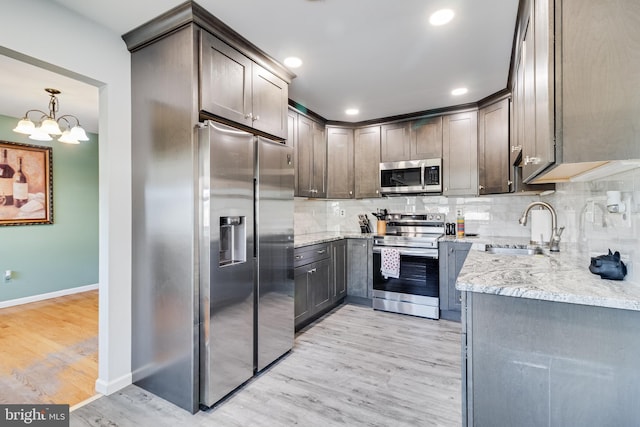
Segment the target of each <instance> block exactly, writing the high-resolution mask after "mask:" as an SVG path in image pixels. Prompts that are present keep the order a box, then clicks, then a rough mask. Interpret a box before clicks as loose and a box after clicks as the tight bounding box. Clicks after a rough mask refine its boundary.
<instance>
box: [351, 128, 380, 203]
mask: <svg viewBox="0 0 640 427" xmlns="http://www.w3.org/2000/svg"><path fill="white" fill-rule="evenodd" d="M354 152H355V159H354V164H355V168H354V170H355V192H356V194H355V196H356V199H362V198H371V197H380V126H372V127H366V128H361V129H356V131H355V149H354Z"/></svg>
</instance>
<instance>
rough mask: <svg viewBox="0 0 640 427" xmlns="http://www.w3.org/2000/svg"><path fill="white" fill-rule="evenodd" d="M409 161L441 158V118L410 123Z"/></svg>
mask: <svg viewBox="0 0 640 427" xmlns="http://www.w3.org/2000/svg"><path fill="white" fill-rule="evenodd" d="M410 140H411V159H412V160H423V159H441V158H442V117H432V118H428V119H420V120H415V121H413V122H411V135H410Z"/></svg>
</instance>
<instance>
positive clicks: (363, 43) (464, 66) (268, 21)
mask: <svg viewBox="0 0 640 427" xmlns="http://www.w3.org/2000/svg"><path fill="white" fill-rule="evenodd" d="M55 1H56V2H57V3H59V4H60V5H61V6H62V7H66V8H68V9H71V10H73V11H75V12H76V13H78V14H80V15H82V16H84V17H86V18H87V19H90V20H92V21H95V22H97V23H99V24H101V25H103V26H105V27H107V28H109V29H111V30H112V31H113V32H114V33H115V34H117V35H122V34H124V33H126V32H128V31H130V30H132V29H134V28H135V27H137V26H139V25H141V24H143V23H145V22H147V21H149V20H150V19H152V18H154V17H156V16H158V15H160V14H162V13H164V12H166V11H167V10H169V9H171V8H172V7H174V6H177V5H179V4H181V3H183V0H145V1H142V0H137V1H133V2H132V1H129V0H110V1H103V2H97V1H90V2H88V1H86V0H55ZM197 3H199V4H200V5H201V6H203V7H204V8H205V9H207V10H208V11H210V12H211V13H212V14H213V15H215V16H216V17H218V18H219V19H221V20H222V21H223V22H225V23H226V24H227V25H229V26H230V27H231V28H233V29H234V30H236V31H237V32H238V33H240V34H242V35H243V36H244V37H245V38H247V39H248V40H250V41H251V42H253V43H254V44H255V45H257V46H258V47H259V48H260V49H262V50H263V51H265V52H266V53H268V54H269V55H271V56H272V57H273V58H275V59H276V60H279V61H283V60H284V58H285V57H287V56H298V57H300V58H301V59H302V60H303V62H304V63H303V65H302V67H300V68H298V69H295V70H293V72H294V73H296V75H297V77H296V78H295V79H294V80H293V83H292V84H291V86H290V90H289V97H290V98H291V99H293V100H294V101H296V102H298V103H300V104H302V105H304V106H305V107H307V108H308V109H310V110H312V111H314V112H316V113H318V114H320V115H321V116H323V117H325V118H326V119H329V120H338V121H348V122H358V121H364V120H370V119H376V118H382V117H389V116H394V115H400V114H407V113H413V112H417V111H423V110H429V109H434V108H441V107H448V106H453V105H458V104H465V103H468V102H475V101H478V100H480V99H482V98H484V97H486V96H488V95H491V94H492V93H495V92H498V91H500V90H501V89H504V88H505V87H506V85H507V77H508V71H509V61H510V56H511V44H512V39H513V31H514V28H515V21H516V14H517V9H518V0H474V1H469V0H401V1H389V0H269V1H256V0H199V1H197ZM445 7H446V8H449V9H453V10H454V11H455V17H454V19H453V20H452V21H451V22H450V23H449V24H447V25H444V26H440V27H434V26H431V25H430V24H429V23H428V18H429V15H430V14H431V13H432V12H434V11H436V10H438V9H441V8H445ZM7 61H8V62H7ZM11 62H15V64H10V65H8V64H9V63H11ZM7 67H16V68H9V70H10V71H11V72H10V73H8V74H9V75H13V76H20V78H14V80H13V81H8V80H7V76H5V74H6V73H5V72H6V70H7ZM20 67H26V70H28V71H26V72H25V71H24V70H19V68H20ZM38 72H42V73H44V74H43V75H39V74H38ZM0 76H1V77H2V79H1V80H0V81H2V87H3V90H2V91H0V105H1V106H3V108H4V109H10V106H12V105H13V104H14V103H18V101H20V103H21V105H20V106H15V107H13V110H12V111H11V112H9V111H0V113H1V114H7V115H12V116H22V115H23V114H24V111H26V109H28V108H40V109H43V110H44V109H46V107H47V102H48V98H47V95H46V93H45V92H44V91H43V89H44V87H50V86H53V87H57V88H58V89H60V90H62V91H63V93H62V94H61V95H60V112H61V113H71V114H74V115H77V116H78V117H80V119H81V121H82V123H83V125H84V126H85V128H87V129H88V130H90V131H93V132H95V131H96V130H97V108H98V102H97V96H98V95H97V89H96V88H95V87H92V86H90V85H86V84H84V83H81V82H77V81H69V80H71V79H68V78H66V77H63V76H60V75H57V74H55V73H50V72H46V71H45V70H42V69H40V68H37V67H32V66H28V65H26V64H24V63H21V62H19V61H15V60H11V59H9V58H6V57H3V56H2V55H0ZM57 78H59V79H61V81H60V82H58V81H56V79H57ZM47 79H49V80H47ZM5 86H6V87H5ZM9 86H10V87H11V89H12V91H11V92H9V91H7V88H8V87H9ZM457 87H467V88H468V92H467V93H466V94H465V95H462V96H457V97H454V96H452V95H451V90H452V89H454V88H457ZM83 90H84V91H87V94H86V95H83V92H82V91H83ZM76 96H78V98H76ZM83 98H86V99H85V100H84V101H83ZM13 101H15V102H13ZM76 102H77V103H78V104H76ZM83 102H84V103H85V104H86V106H85V107H83V106H82V105H81V104H82V103H83ZM347 108H358V109H359V110H360V114H359V115H357V116H347V115H346V114H345V113H344V110H345V109H347ZM81 113H82V114H86V116H85V115H82V116H81Z"/></svg>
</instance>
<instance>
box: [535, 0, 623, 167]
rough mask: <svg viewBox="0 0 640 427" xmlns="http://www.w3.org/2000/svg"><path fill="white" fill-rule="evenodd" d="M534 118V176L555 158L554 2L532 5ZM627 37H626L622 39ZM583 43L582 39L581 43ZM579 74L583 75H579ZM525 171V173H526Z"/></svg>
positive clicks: (551, 0)
mask: <svg viewBox="0 0 640 427" xmlns="http://www.w3.org/2000/svg"><path fill="white" fill-rule="evenodd" d="M533 3H534V21H533V26H534V37H535V41H534V42H533V44H534V49H535V54H534V56H535V59H534V67H535V72H534V77H535V86H536V88H535V109H536V112H535V115H536V133H535V135H536V140H535V147H536V150H535V160H534V161H533V162H532V163H531V164H532V165H534V166H535V168H534V171H535V172H534V174H538V173H539V172H540V171H543V170H544V169H546V168H547V167H548V166H549V165H550V164H552V163H554V162H555V160H556V157H555V142H556V138H555V118H554V115H555V99H554V98H555V95H554V93H555V90H554V80H555V75H554V63H555V60H554V55H555V53H554V46H553V45H554V35H553V31H554V25H553V16H554V10H553V8H554V3H555V1H554V0H535V1H534V2H533ZM625 38H626V37H625ZM582 42H584V40H582ZM580 74H582V72H581V73H580ZM527 172H528V170H527Z"/></svg>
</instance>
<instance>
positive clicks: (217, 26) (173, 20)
mask: <svg viewBox="0 0 640 427" xmlns="http://www.w3.org/2000/svg"><path fill="white" fill-rule="evenodd" d="M192 24H195V25H197V26H199V27H201V28H203V29H204V30H206V31H208V32H210V33H211V34H213V35H215V36H216V37H218V38H219V39H220V40H222V41H224V42H225V43H227V44H229V45H230V46H231V47H233V48H235V49H237V50H239V51H240V52H242V53H243V54H244V55H246V56H247V57H249V58H250V59H251V60H253V61H255V62H256V63H258V64H259V65H261V66H262V67H264V68H266V69H267V70H269V71H270V72H272V73H273V74H275V75H276V76H278V77H280V78H281V79H282V80H284V81H285V82H287V83H291V81H292V80H293V79H294V78H295V77H296V75H295V74H294V73H292V72H291V71H289V69H287V68H286V67H285V66H284V65H282V64H280V63H279V62H278V61H276V60H275V59H274V58H272V57H271V56H270V55H269V54H267V53H266V52H264V51H262V50H261V49H260V48H259V47H257V46H256V45H254V44H253V43H251V42H250V41H249V40H247V39H245V38H244V37H242V36H241V35H240V34H239V33H237V32H236V31H235V30H233V29H232V28H231V27H229V26H228V25H227V24H225V23H224V22H222V21H221V20H219V19H218V18H216V17H215V16H213V15H212V14H211V13H210V12H209V11H207V10H206V9H205V8H203V7H202V6H200V5H199V4H197V3H196V2H193V1H186V2H184V3H182V4H180V5H178V6H176V7H174V8H173V9H170V10H168V11H167V12H165V13H163V14H162V15H160V16H158V17H156V18H154V19H152V20H150V21H149V22H147V23H145V24H142V25H140V26H139V27H137V28H134V29H133V30H131V31H129V32H127V33H125V34H123V35H122V39H123V40H124V42H125V44H126V45H127V49H128V50H129V51H130V52H133V51H135V50H138V49H141V48H142V47H144V46H146V45H147V44H150V43H153V42H154V41H155V40H157V39H159V38H161V37H163V36H166V35H167V34H170V33H172V32H174V31H176V30H178V29H180V28H182V27H185V26H187V25H192Z"/></svg>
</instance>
